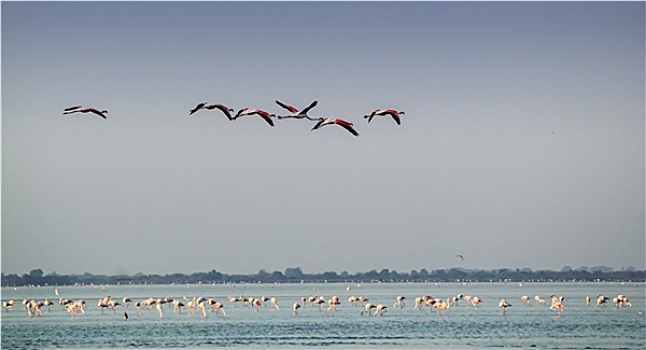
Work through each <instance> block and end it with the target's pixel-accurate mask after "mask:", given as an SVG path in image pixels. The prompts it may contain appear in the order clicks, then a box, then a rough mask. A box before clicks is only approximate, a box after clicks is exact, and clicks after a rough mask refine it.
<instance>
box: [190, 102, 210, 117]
mask: <svg viewBox="0 0 646 350" xmlns="http://www.w3.org/2000/svg"><path fill="white" fill-rule="evenodd" d="M206 104H207V102H201V103H198V104H197V106H195V108H193V109H191V110H190V111H189V113H188V115H191V114H193V113H195V112H197V111H199V110H200V109H202V108H204V107H205V106H206Z"/></svg>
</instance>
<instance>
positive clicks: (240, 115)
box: [233, 107, 276, 126]
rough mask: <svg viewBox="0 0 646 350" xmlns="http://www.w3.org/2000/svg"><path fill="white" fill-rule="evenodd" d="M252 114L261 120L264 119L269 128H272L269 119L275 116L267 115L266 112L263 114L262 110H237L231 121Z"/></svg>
mask: <svg viewBox="0 0 646 350" xmlns="http://www.w3.org/2000/svg"><path fill="white" fill-rule="evenodd" d="M253 114H257V115H259V116H260V117H262V119H264V120H265V121H266V122H267V124H269V125H271V126H274V121H273V120H271V118H272V117H275V116H276V115H274V114H269V113H267V112H265V111H263V110H260V109H251V108H247V107H245V108H243V109H241V110H239V111H238V113H237V114H236V115H235V117H233V120H236V119H238V118H240V117H243V116H245V115H253Z"/></svg>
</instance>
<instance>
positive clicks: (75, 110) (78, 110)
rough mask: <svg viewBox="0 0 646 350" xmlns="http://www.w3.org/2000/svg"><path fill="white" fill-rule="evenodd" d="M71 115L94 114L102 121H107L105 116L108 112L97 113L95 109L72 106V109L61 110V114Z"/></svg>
mask: <svg viewBox="0 0 646 350" xmlns="http://www.w3.org/2000/svg"><path fill="white" fill-rule="evenodd" d="M72 113H94V114H96V115H98V116H100V117H101V118H103V119H108V117H106V116H105V115H106V114H107V113H108V111H99V110H98V109H96V108H83V106H74V107H68V108H65V109H64V110H63V114H72Z"/></svg>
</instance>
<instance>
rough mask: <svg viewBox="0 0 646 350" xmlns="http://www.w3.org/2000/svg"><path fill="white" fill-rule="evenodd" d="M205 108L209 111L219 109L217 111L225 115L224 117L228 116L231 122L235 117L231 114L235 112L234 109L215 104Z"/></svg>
mask: <svg viewBox="0 0 646 350" xmlns="http://www.w3.org/2000/svg"><path fill="white" fill-rule="evenodd" d="M203 108H204V109H208V110H212V109H215V108H217V109H219V110H221V111H222V113H224V115H226V116H227V118H228V119H229V120H233V117H232V116H231V112H233V109H232V108H229V107H227V106H225V105H221V104H213V105H208V106H204V107H203Z"/></svg>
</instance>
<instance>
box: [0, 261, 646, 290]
mask: <svg viewBox="0 0 646 350" xmlns="http://www.w3.org/2000/svg"><path fill="white" fill-rule="evenodd" d="M1 278H2V279H1V281H2V283H1V284H2V286H3V287H16V286H30V285H34V286H47V285H87V284H178V283H182V284H184V283H307V282H314V283H321V282H330V283H333V282H567V281H580V282H645V281H646V270H637V269H635V268H633V267H629V268H622V269H621V270H615V269H613V268H611V267H606V266H597V267H590V268H588V267H586V266H582V267H579V268H576V269H572V268H571V267H570V266H565V267H563V268H562V269H561V271H552V270H536V271H534V270H532V269H529V268H522V269H518V268H517V269H510V268H501V269H491V270H484V269H483V270H481V269H465V268H460V267H454V268H449V269H435V270H430V271H429V270H427V269H425V268H423V269H421V270H419V271H417V270H412V271H410V272H397V271H395V270H389V269H382V270H380V271H377V270H371V271H368V272H356V273H348V272H347V271H343V272H341V273H337V272H334V271H328V272H322V273H304V272H303V271H302V270H301V268H300V267H295V268H287V269H285V271H273V272H267V271H265V270H260V271H259V272H258V273H256V274H246V275H243V274H225V273H222V272H218V271H217V270H215V269H213V270H211V271H209V272H195V273H191V274H182V273H172V274H165V275H159V274H143V273H141V272H139V273H136V274H134V275H112V276H107V275H98V274H91V273H88V272H86V273H83V274H71V275H60V274H58V273H56V272H51V273H47V274H46V273H44V272H43V270H42V269H40V268H37V269H33V270H31V271H29V273H27V274H23V275H18V274H5V273H4V272H3V273H2V275H1Z"/></svg>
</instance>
